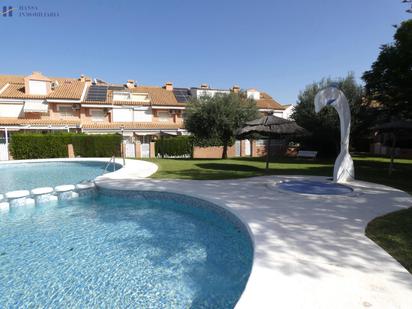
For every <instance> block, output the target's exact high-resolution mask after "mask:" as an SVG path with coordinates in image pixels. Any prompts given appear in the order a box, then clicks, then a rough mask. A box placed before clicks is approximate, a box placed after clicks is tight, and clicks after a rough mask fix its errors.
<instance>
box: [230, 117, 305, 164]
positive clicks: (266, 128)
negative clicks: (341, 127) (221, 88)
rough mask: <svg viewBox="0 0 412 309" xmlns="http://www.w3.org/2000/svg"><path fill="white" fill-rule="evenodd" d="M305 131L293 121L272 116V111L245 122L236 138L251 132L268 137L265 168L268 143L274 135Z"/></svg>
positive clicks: (243, 136) (281, 135)
mask: <svg viewBox="0 0 412 309" xmlns="http://www.w3.org/2000/svg"><path fill="white" fill-rule="evenodd" d="M306 133H307V131H306V130H305V129H304V128H302V127H301V126H299V125H297V124H296V122H295V121H292V120H287V119H284V118H280V117H277V116H274V115H273V113H270V114H268V115H267V116H263V117H261V118H259V119H255V120H252V121H249V122H246V124H245V126H244V127H243V128H240V129H238V130H237V132H236V137H237V138H245V137H248V136H251V135H253V134H260V135H264V136H268V137H269V142H268V150H267V153H266V169H268V168H269V157H270V143H271V139H272V138H274V137H278V138H279V137H285V136H291V135H302V134H306Z"/></svg>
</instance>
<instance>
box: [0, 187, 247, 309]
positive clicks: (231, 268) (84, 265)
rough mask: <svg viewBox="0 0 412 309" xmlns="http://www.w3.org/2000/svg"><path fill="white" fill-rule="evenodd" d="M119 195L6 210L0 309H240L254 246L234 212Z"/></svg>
mask: <svg viewBox="0 0 412 309" xmlns="http://www.w3.org/2000/svg"><path fill="white" fill-rule="evenodd" d="M112 194H113V192H106V193H104V192H103V193H102V192H100V193H99V194H98V195H97V196H95V197H87V198H81V199H77V200H71V201H66V202H62V203H60V204H58V205H56V204H48V205H43V206H36V207H32V208H28V207H17V208H12V209H11V210H10V211H9V212H7V213H4V212H3V213H1V212H0V278H1V280H0V291H1V292H0V308H21V307H24V308H40V307H41V308H44V307H46V308H156V309H158V308H233V307H234V305H235V304H236V302H237V300H238V298H239V296H240V295H241V293H242V291H243V289H244V287H245V284H246V281H247V279H248V276H249V273H250V270H251V264H252V256H253V249H252V245H251V241H250V238H249V235H248V234H247V233H246V230H245V228H244V227H243V226H241V224H240V223H239V221H238V220H237V219H236V218H235V217H234V216H233V215H231V214H229V213H227V211H222V209H221V208H217V207H216V206H213V205H212V204H210V203H208V202H206V201H202V200H198V199H193V198H190V197H187V196H182V195H177V194H171V193H155V192H144V193H143V192H140V193H133V192H128V193H127V192H126V193H124V192H121V193H119V192H117V193H116V194H117V196H116V195H115V196H113V195H112ZM205 207H207V208H205ZM209 207H212V208H209ZM218 209H220V210H219V211H218Z"/></svg>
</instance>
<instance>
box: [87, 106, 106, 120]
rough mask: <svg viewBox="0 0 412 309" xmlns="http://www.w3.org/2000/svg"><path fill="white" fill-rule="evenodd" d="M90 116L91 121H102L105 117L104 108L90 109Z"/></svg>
mask: <svg viewBox="0 0 412 309" xmlns="http://www.w3.org/2000/svg"><path fill="white" fill-rule="evenodd" d="M90 116H91V117H92V121H104V120H105V118H106V116H105V113H104V110H102V109H91V110H90Z"/></svg>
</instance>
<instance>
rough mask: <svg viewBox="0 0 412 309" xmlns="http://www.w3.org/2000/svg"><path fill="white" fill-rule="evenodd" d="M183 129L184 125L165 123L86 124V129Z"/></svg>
mask: <svg viewBox="0 0 412 309" xmlns="http://www.w3.org/2000/svg"><path fill="white" fill-rule="evenodd" d="M122 126H123V128H124V129H163V130H167V129H182V128H184V126H183V124H177V123H165V122H104V123H103V122H100V123H99V122H90V123H84V124H83V126H82V127H83V128H85V129H121V128H122Z"/></svg>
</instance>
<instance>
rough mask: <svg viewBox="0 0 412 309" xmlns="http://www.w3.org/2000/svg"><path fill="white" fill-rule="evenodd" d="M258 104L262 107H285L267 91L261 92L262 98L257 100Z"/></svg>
mask: <svg viewBox="0 0 412 309" xmlns="http://www.w3.org/2000/svg"><path fill="white" fill-rule="evenodd" d="M256 106H257V107H258V108H261V109H281V110H283V109H285V107H283V106H282V105H281V104H280V103H279V102H277V101H275V100H274V99H273V98H272V97H271V96H270V95H268V94H267V93H266V92H261V93H260V100H257V101H256Z"/></svg>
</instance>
